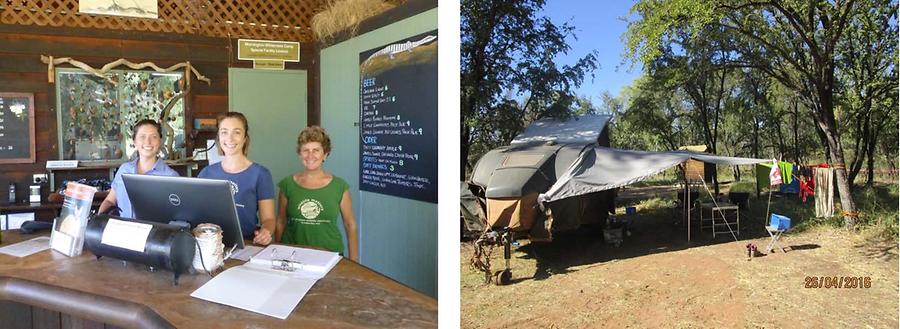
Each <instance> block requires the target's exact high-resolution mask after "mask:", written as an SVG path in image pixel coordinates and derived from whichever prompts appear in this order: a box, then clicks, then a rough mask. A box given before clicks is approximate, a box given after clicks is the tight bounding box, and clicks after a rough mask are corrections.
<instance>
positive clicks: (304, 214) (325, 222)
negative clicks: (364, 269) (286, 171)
mask: <svg viewBox="0 0 900 329" xmlns="http://www.w3.org/2000/svg"><path fill="white" fill-rule="evenodd" d="M278 188H279V189H280V190H281V192H282V193H284V196H285V197H286V198H287V207H286V208H287V209H286V211H287V224H286V225H285V228H284V233H283V234H282V236H281V241H282V242H283V243H287V244H299V245H304V246H313V247H320V248H325V249H327V250H330V251H336V252H339V253H341V254H343V253H344V239H343V237H342V236H341V231H340V230H339V229H338V226H337V217H338V214H339V213H340V212H341V199H343V197H344V191H347V190H349V189H350V185H349V184H347V182H346V181H344V180H343V179H341V178H340V177H337V176H333V178H332V179H331V182H329V183H328V185H325V187H322V188H318V189H308V188H305V187H302V186H300V185H299V184H297V182H295V181H294V177H293V176H287V177H285V178H284V179H282V180H281V182H279V183H278Z"/></svg>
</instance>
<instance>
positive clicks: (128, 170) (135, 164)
mask: <svg viewBox="0 0 900 329" xmlns="http://www.w3.org/2000/svg"><path fill="white" fill-rule="evenodd" d="M131 137H132V140H133V141H134V148H135V149H136V150H137V156H136V157H135V159H134V160H132V161H128V162H125V163H123V164H122V165H121V166H119V170H118V171H116V177H115V178H113V181H112V188H111V189H110V190H109V194H108V195H107V196H106V199H104V200H103V203H101V204H100V208H99V210H98V211H99V212H100V213H105V212H107V211H109V210H111V209H114V208H115V207H118V208H119V216H121V217H126V218H134V211H133V210H132V208H131V200H129V199H128V192H127V191H125V183H124V182H122V174H140V175H157V176H178V173H177V172H175V170H172V168H170V167H169V166H168V165H166V162H165V161H163V160H161V159H159V158H158V157H157V156H158V154H159V147H160V146H161V145H162V126H160V124H159V123H158V122H156V121H154V120H152V119H143V120H141V121H138V123H137V124H135V125H134V127H132V128H131Z"/></svg>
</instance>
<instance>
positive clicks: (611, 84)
mask: <svg viewBox="0 0 900 329" xmlns="http://www.w3.org/2000/svg"><path fill="white" fill-rule="evenodd" d="M633 4H634V1H621V0H613V1H603V0H600V1H590V0H548V1H547V4H546V5H545V6H544V12H543V15H546V16H547V17H550V20H551V21H553V23H555V24H557V25H561V24H562V23H564V22H569V23H570V24H571V25H572V26H575V36H576V37H577V38H578V40H571V39H570V41H569V43H570V45H571V47H572V49H571V50H570V51H569V53H568V54H567V55H564V56H560V57H557V64H558V65H564V64H573V63H575V61H576V60H577V59H578V58H581V57H583V56H584V55H586V54H588V53H589V52H590V51H591V50H597V52H598V62H599V64H600V68H599V69H597V70H596V71H594V79H593V81H591V78H590V77H587V78H586V79H585V82H584V83H583V84H582V85H581V87H580V88H578V89H577V93H578V94H579V95H582V96H587V97H588V98H590V99H591V101H592V102H593V103H594V105H595V106H599V105H600V92H601V91H603V90H609V92H610V93H612V94H613V95H619V92H620V91H621V89H622V87H623V86H626V85H629V84H631V82H632V81H633V80H634V79H636V78H637V77H638V76H640V73H641V66H640V64H639V63H638V64H636V65H634V67H633V68H630V70H629V67H630V66H631V65H632V64H631V63H630V62H626V64H624V65H622V64H621V63H622V50H623V48H624V45H623V42H622V40H621V37H622V33H624V32H625V29H626V27H627V23H626V22H624V21H622V20H621V19H620V18H621V17H625V16H627V15H628V10H629V9H630V8H631V6H632V5H633Z"/></svg>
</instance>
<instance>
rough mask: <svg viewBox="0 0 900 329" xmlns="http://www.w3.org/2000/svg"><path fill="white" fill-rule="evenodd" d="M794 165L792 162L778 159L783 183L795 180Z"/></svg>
mask: <svg viewBox="0 0 900 329" xmlns="http://www.w3.org/2000/svg"><path fill="white" fill-rule="evenodd" d="M793 167H794V165H792V164H791V163H790V162H784V161H778V168H779V169H781V183H782V184H790V183H791V182H793V181H794V175H793Z"/></svg>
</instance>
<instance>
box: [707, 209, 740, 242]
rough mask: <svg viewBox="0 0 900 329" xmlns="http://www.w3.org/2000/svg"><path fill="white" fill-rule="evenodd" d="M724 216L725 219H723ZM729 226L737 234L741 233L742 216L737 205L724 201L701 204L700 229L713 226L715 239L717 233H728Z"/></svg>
mask: <svg viewBox="0 0 900 329" xmlns="http://www.w3.org/2000/svg"><path fill="white" fill-rule="evenodd" d="M722 217H724V218H725V221H722ZM729 227H730V228H731V229H732V230H734V232H735V234H737V235H741V216H740V210H739V209H738V206H737V205H733V204H730V203H726V202H722V203H719V204H718V205H716V204H715V203H712V202H707V203H701V204H700V230H701V231H702V230H703V229H704V228H712V235H713V239H715V238H716V233H726V232H728V229H729Z"/></svg>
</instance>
